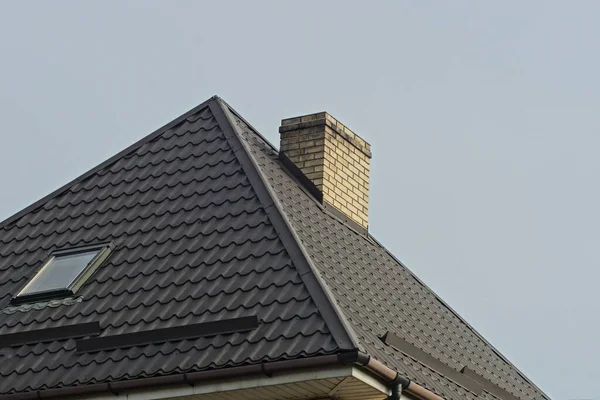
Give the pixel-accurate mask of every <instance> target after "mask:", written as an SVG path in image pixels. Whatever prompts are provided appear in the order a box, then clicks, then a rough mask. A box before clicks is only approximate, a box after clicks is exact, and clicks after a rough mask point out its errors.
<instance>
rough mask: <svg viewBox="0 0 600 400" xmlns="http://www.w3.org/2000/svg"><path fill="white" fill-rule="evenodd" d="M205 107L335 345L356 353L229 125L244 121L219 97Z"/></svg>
mask: <svg viewBox="0 0 600 400" xmlns="http://www.w3.org/2000/svg"><path fill="white" fill-rule="evenodd" d="M209 107H210V109H211V112H212V114H213V116H214V118H215V119H216V120H217V123H218V124H219V126H220V127H221V129H222V130H223V133H224V135H225V138H226V139H227V141H228V143H229V145H230V146H231V149H232V151H233V152H234V154H235V155H236V158H237V159H238V162H239V163H240V164H241V166H242V169H243V170H244V173H245V174H246V176H247V177H248V180H249V181H250V184H251V186H252V188H253V189H254V190H255V191H256V195H257V197H258V199H259V202H260V203H261V205H262V206H263V207H264V209H265V212H266V214H267V217H268V218H269V221H270V222H271V224H272V225H273V228H274V229H275V231H276V232H277V234H278V236H279V239H280V240H281V242H282V244H283V246H284V248H285V249H286V251H287V252H288V255H289V256H290V258H291V259H292V261H293V263H294V266H295V267H296V270H297V271H298V274H299V275H300V278H301V279H302V282H303V283H304V285H305V287H306V289H307V291H308V293H309V294H310V296H311V299H312V300H313V302H314V303H315V305H316V306H317V309H318V310H319V312H320V313H321V316H322V317H323V320H324V322H325V324H326V325H327V328H328V329H329V330H330V332H331V334H332V336H333V338H334V340H335V342H336V344H337V345H338V346H339V348H340V349H341V350H357V349H358V348H359V341H358V338H357V336H356V334H355V333H354V331H353V330H352V328H351V326H350V324H349V323H348V322H347V321H346V317H345V316H344V314H343V312H342V311H341V310H340V309H339V307H338V306H337V303H336V301H335V298H334V296H333V294H332V292H331V291H330V289H329V287H328V286H327V284H326V283H325V282H324V281H323V280H322V279H321V277H320V276H319V274H318V272H317V269H316V267H315V266H314V264H313V262H312V260H311V258H310V256H309V255H308V252H307V251H306V249H305V248H304V246H303V244H302V242H301V241H300V238H299V236H298V234H297V233H296V231H295V230H294V228H293V226H292V224H291V223H290V222H289V221H288V219H287V217H286V215H285V212H284V211H283V208H282V206H281V205H280V204H279V201H278V199H277V196H276V195H275V194H274V192H273V189H272V188H271V186H270V184H269V183H268V181H267V180H266V179H265V177H264V176H263V174H262V172H261V171H260V168H259V166H258V164H257V162H256V160H255V159H254V157H253V156H252V153H251V152H250V151H249V149H248V148H247V145H246V144H245V143H244V140H243V139H242V138H241V132H240V131H239V128H238V127H237V126H236V124H235V123H234V122H233V120H232V114H234V115H235V116H236V117H238V118H240V119H241V120H242V121H243V122H244V123H246V121H245V120H244V119H243V118H242V117H241V116H240V115H239V114H238V113H237V112H236V111H235V110H233V109H232V108H231V106H229V105H228V104H227V103H226V102H225V101H223V100H222V99H221V98H219V97H215V98H213V99H211V101H210V103H209ZM246 124H247V123H246ZM247 125H248V127H249V128H250V129H251V130H252V131H253V133H256V134H257V135H258V136H259V137H260V138H262V139H264V137H263V136H262V135H260V134H259V133H258V132H257V131H256V130H255V129H254V128H252V127H251V126H250V125H249V124H247ZM264 140H266V139H264ZM267 143H268V142H267ZM269 145H270V144H269Z"/></svg>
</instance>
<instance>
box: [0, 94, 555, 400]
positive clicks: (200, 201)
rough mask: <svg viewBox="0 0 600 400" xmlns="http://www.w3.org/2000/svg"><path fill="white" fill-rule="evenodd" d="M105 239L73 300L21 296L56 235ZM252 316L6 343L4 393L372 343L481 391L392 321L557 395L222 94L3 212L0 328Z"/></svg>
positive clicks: (465, 358)
mask: <svg viewBox="0 0 600 400" xmlns="http://www.w3.org/2000/svg"><path fill="white" fill-rule="evenodd" d="M107 240H110V241H112V242H113V243H114V244H115V245H116V248H115V250H114V251H113V253H112V254H111V256H110V258H109V259H108V260H107V261H106V262H105V263H104V265H103V266H102V267H101V268H100V269H98V271H96V273H95V274H94V275H93V276H92V278H91V279H90V280H89V281H88V282H87V283H86V284H85V285H84V286H83V288H82V289H81V290H80V291H79V292H78V293H77V296H76V297H75V298H74V299H67V300H60V301H51V302H44V303H36V304H33V305H20V306H12V305H10V298H11V297H12V296H13V295H14V294H15V293H17V292H18V290H19V289H20V288H22V287H23V285H24V284H25V282H26V281H27V280H28V279H29V278H30V277H31V276H32V275H33V274H34V273H35V271H36V269H37V268H38V267H39V266H40V265H41V263H42V262H43V261H44V260H45V259H46V258H47V257H48V255H49V253H50V252H51V251H52V250H53V249H57V248H61V247H65V246H74V245H82V244H87V243H96V242H100V241H107ZM246 316H256V317H258V320H259V322H260V323H259V325H258V328H256V329H254V330H252V331H249V332H237V333H229V334H219V335H214V336H212V337H204V338H199V339H193V340H191V339H188V340H181V341H172V342H167V343H162V344H160V343H158V344H157V343H154V344H149V345H143V346H141V345H140V346H134V347H129V348H121V349H113V350H103V351H99V352H91V353H90V352H87V353H86V352H83V353H80V354H77V352H76V346H75V341H74V340H73V339H65V340H54V341H49V342H46V343H37V344H24V345H18V346H13V347H4V348H2V347H0V360H1V361H2V362H1V363H0V394H8V393H16V392H23V391H32V390H38V389H46V388H56V387H66V386H75V385H81V384H89V383H97V382H106V381H115V380H124V379H135V378H139V377H149V376H156V375H167V374H176V373H181V372H190V371H199V370H207V369H217V368H224V367H229V366H237V365H246V364H253V363H259V362H265V361H273V360H282V359H292V358H301V357H311V356H317V355H325V354H332V353H339V352H342V351H345V350H350V349H355V348H359V349H360V350H362V351H364V352H366V353H367V354H369V355H371V356H373V357H375V358H377V359H378V360H380V361H382V362H383V363H385V364H387V365H388V366H389V367H391V368H393V369H396V370H397V371H399V372H400V373H402V374H403V375H405V376H407V377H409V378H410V379H412V380H414V381H415V382H417V383H419V384H421V385H423V386H425V387H427V388H429V389H430V390H432V391H434V392H436V393H438V394H440V395H442V396H443V397H445V398H447V399H459V398H460V399H464V398H466V399H475V398H478V396H477V395H476V394H475V393H474V392H472V391H470V390H469V389H468V388H466V387H464V386H462V385H461V384H460V383H458V382H456V381H454V380H453V379H452V378H451V377H449V376H448V374H445V373H444V372H443V371H440V370H436V369H435V368H432V366H431V365H428V364H427V363H425V362H423V361H424V360H422V359H419V357H414V355H412V356H411V355H410V354H408V353H403V352H401V351H399V350H396V349H395V348H393V347H390V346H387V345H385V344H384V343H383V342H382V341H381V340H380V337H381V336H382V335H383V334H385V333H386V332H393V333H394V334H396V335H398V336H399V337H401V338H402V339H404V340H405V341H407V342H409V343H411V344H412V345H414V346H415V347H416V348H418V349H420V350H422V351H423V352H425V353H427V354H428V355H430V356H432V357H433V358H435V359H436V360H439V361H440V362H442V363H444V364H445V365H447V366H448V367H449V368H452V369H453V370H455V371H458V370H460V369H461V368H462V367H464V366H466V367H468V368H469V369H471V370H473V371H475V372H476V373H477V374H479V375H481V376H483V377H485V378H486V379H488V380H489V381H491V382H493V383H494V384H496V385H498V386H499V387H501V388H503V389H504V390H506V391H508V392H509V393H512V394H513V395H515V396H516V397H518V398H520V399H523V400H526V399H544V398H546V397H545V395H544V394H543V393H542V392H541V391H540V390H539V389H537V388H536V387H535V386H534V385H533V384H531V383H530V382H529V381H528V380H527V379H526V378H524V377H523V376H522V375H521V374H520V373H519V372H518V370H516V368H515V367H514V366H512V364H510V363H509V362H508V361H506V360H505V359H504V358H503V357H502V356H500V355H499V354H498V353H497V352H496V350H495V349H493V347H491V346H490V345H489V344H488V343H487V342H486V341H485V340H483V339H482V338H481V337H480V336H479V335H478V334H477V333H476V332H475V331H474V330H473V329H472V328H471V327H470V326H469V325H468V324H466V323H465V322H464V321H463V320H462V319H461V318H460V317H458V316H457V315H456V314H455V313H454V312H453V311H452V310H451V309H450V308H449V307H448V306H447V305H445V303H443V302H442V301H441V300H440V299H439V298H437V297H436V296H435V294H434V293H433V292H431V290H429V289H428V288H427V287H426V286H425V285H423V284H422V283H421V282H420V281H419V280H418V279H416V277H415V276H414V275H413V274H412V273H411V272H410V271H408V270H407V269H406V268H405V267H404V266H403V265H402V264H400V263H399V262H398V261H397V260H396V259H395V258H394V257H393V256H392V255H391V254H389V253H388V252H387V251H386V250H385V248H383V247H382V246H381V245H380V244H378V243H377V242H376V241H375V240H374V239H373V238H372V237H370V236H366V235H364V234H362V233H360V232H357V231H354V230H353V229H352V228H351V227H349V226H347V225H345V224H344V223H343V222H341V221H340V220H338V219H337V218H336V217H335V216H333V215H331V214H329V213H328V212H327V211H326V210H324V209H323V208H322V207H321V206H320V204H318V202H316V201H315V200H314V198H313V197H312V196H311V195H310V194H309V193H308V192H307V191H305V190H304V189H303V187H302V185H301V184H299V183H297V181H296V180H295V178H293V176H292V175H291V174H290V173H289V171H288V170H286V168H285V167H284V166H283V165H282V164H281V163H280V162H279V159H278V153H277V151H276V150H275V149H274V148H273V146H271V145H270V144H269V143H268V142H267V141H266V140H264V138H263V137H262V136H260V134H258V133H257V132H256V131H255V130H254V129H253V128H252V127H251V126H250V125H249V124H248V123H247V122H245V121H244V120H243V119H242V118H241V117H240V116H239V115H238V114H237V113H235V111H233V110H232V109H230V108H229V107H228V106H227V105H226V104H224V102H222V101H221V100H220V99H218V98H212V99H210V100H209V101H207V102H206V103H203V104H202V105H200V106H198V107H196V108H195V109H194V110H192V111H190V112H188V113H186V114H185V115H183V116H181V117H180V118H178V119H176V120H175V121H173V122H171V123H169V124H168V125H166V126H165V127H163V128H161V129H159V130H158V131H156V132H155V133H153V134H151V135H149V136H148V137H146V138H145V139H142V140H141V141H140V142H138V143H136V144H134V145H133V146H131V147H130V148H128V149H126V150H124V151H123V152H121V153H119V154H118V155H116V156H115V157H113V158H112V159H110V160H108V161H106V162H105V163H103V164H101V165H100V166H98V167H96V168H94V169H93V170H91V171H90V172H88V173H86V174H84V175H83V176H82V177H80V178H78V179H76V180H75V181H73V182H71V183H69V184H67V185H65V186H64V187H63V188H61V189H59V190H57V191H56V192H54V193H52V194H50V195H49V196H47V197H46V198H44V199H42V200H40V201H39V202H37V203H35V204H33V205H32V206H30V207H28V208H26V209H25V210H23V211H22V212H20V213H18V214H17V215H15V216H13V217H11V218H9V219H8V220H7V221H5V222H3V223H2V224H0V336H1V335H3V334H11V333H15V332H23V331H28V330H34V329H44V328H51V327H58V326H65V325H69V324H73V323H84V322H92V321H98V322H100V325H101V327H102V329H103V330H102V333H101V334H100V337H106V336H110V335H119V334H128V333H133V332H142V331H147V330H156V329H160V328H168V327H178V326H183V325H189V324H195V323H202V322H206V321H216V320H223V319H229V318H238V317H246ZM481 397H485V398H489V399H490V400H491V399H494V398H495V397H494V396H493V395H491V394H490V393H487V392H483V394H482V395H481ZM505 400H509V399H505Z"/></svg>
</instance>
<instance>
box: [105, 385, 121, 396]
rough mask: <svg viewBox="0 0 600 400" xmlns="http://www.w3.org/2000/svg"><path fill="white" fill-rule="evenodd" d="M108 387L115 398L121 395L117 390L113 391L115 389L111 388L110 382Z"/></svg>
mask: <svg viewBox="0 0 600 400" xmlns="http://www.w3.org/2000/svg"><path fill="white" fill-rule="evenodd" d="M107 386H108V391H109V392H111V393H112V394H114V395H115V396H118V395H119V392H117V391H116V390H115V389H113V387H112V386H111V384H110V382H108V383H107Z"/></svg>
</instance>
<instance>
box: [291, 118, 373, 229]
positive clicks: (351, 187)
mask: <svg viewBox="0 0 600 400" xmlns="http://www.w3.org/2000/svg"><path fill="white" fill-rule="evenodd" d="M279 132H280V135H281V147H280V151H281V152H282V153H283V154H285V155H286V156H287V157H288V158H289V159H290V160H291V161H292V162H293V163H294V164H295V165H296V166H297V167H298V168H299V169H300V170H301V171H302V172H303V173H304V175H305V176H306V177H307V178H308V179H310V180H311V181H312V182H313V184H314V185H315V186H316V187H317V189H318V190H319V191H320V192H321V194H322V195H323V202H324V203H327V204H328V205H330V206H332V207H334V208H336V209H337V210H338V211H340V212H342V213H343V214H344V215H346V216H347V217H348V218H350V219H351V220H353V221H354V222H356V223H357V224H359V225H360V226H362V227H363V228H365V229H367V228H368V225H369V222H368V221H369V169H370V162H371V145H370V144H369V143H367V142H366V141H365V140H363V139H362V138H361V137H360V136H358V135H357V134H356V133H354V132H352V130H350V129H349V128H348V127H346V126H345V125H344V124H342V123H341V122H339V121H338V120H336V119H335V118H333V117H332V116H331V115H329V114H328V113H326V112H320V113H316V114H309V115H304V116H300V117H295V118H287V119H284V120H282V121H281V126H280V127H279Z"/></svg>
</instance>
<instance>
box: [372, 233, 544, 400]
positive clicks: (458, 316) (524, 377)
mask: <svg viewBox="0 0 600 400" xmlns="http://www.w3.org/2000/svg"><path fill="white" fill-rule="evenodd" d="M369 238H370V239H371V240H373V242H375V243H376V244H377V245H378V246H379V247H381V248H382V249H383V250H384V251H385V252H386V253H387V254H388V255H389V256H390V257H391V258H392V259H393V260H394V261H396V262H397V263H398V264H399V265H400V266H402V267H403V268H404V269H405V270H406V271H407V272H408V273H409V274H410V275H411V276H412V277H413V279H415V280H416V281H417V282H418V283H419V284H421V285H422V286H423V287H424V288H425V289H427V290H428V291H429V292H430V293H431V294H433V296H434V297H435V298H436V299H437V300H438V301H439V302H440V303H441V304H442V305H443V306H444V307H446V308H447V309H448V311H450V312H451V313H452V314H454V315H455V316H456V317H457V318H458V319H459V320H460V321H461V322H462V323H463V324H465V326H467V328H469V329H470V330H471V332H473V333H474V334H475V336H477V337H478V338H479V339H481V340H482V341H483V342H484V343H485V344H486V345H488V346H489V347H490V349H491V350H492V351H493V352H494V353H495V354H496V355H497V356H498V357H500V359H501V360H503V361H504V362H505V363H506V364H507V365H508V366H510V367H511V368H513V369H514V370H515V371H516V372H517V374H519V376H520V377H521V378H523V379H524V380H525V382H527V383H529V384H530V385H531V386H533V387H534V388H535V389H537V390H538V391H539V392H540V393H541V394H542V395H543V396H544V397H545V398H546V399H550V396H548V395H547V394H546V393H545V392H544V391H543V390H542V389H540V387H539V386H538V385H536V384H535V383H533V382H532V381H531V379H529V378H528V377H527V375H525V374H524V373H523V372H522V371H521V370H520V369H519V368H517V367H516V366H515V365H514V364H513V363H512V362H511V361H510V360H509V359H508V358H506V357H505V356H504V355H503V354H502V353H501V352H500V350H498V349H497V348H496V347H494V345H493V344H491V343H490V342H489V341H488V340H487V339H486V338H484V337H483V335H481V334H480V333H479V332H478V331H477V329H475V328H474V327H473V326H472V325H471V324H470V323H469V322H467V320H465V319H464V318H463V317H462V316H461V315H460V314H459V313H458V312H456V310H454V308H452V307H451V306H450V305H449V304H448V303H446V302H445V301H444V300H443V299H442V298H441V297H440V296H438V294H437V293H436V292H435V291H434V290H433V289H431V288H430V287H429V285H427V284H426V283H425V282H423V281H422V280H421V279H420V278H419V277H418V276H417V275H416V274H415V273H413V272H412V271H411V269H410V268H408V267H407V266H406V265H404V263H403V262H402V261H400V260H399V259H398V258H397V257H396V256H395V255H394V254H393V253H392V252H391V251H390V250H388V249H387V247H385V246H384V245H383V244H381V242H379V241H378V240H377V239H375V237H374V236H373V235H371V234H369Z"/></svg>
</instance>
